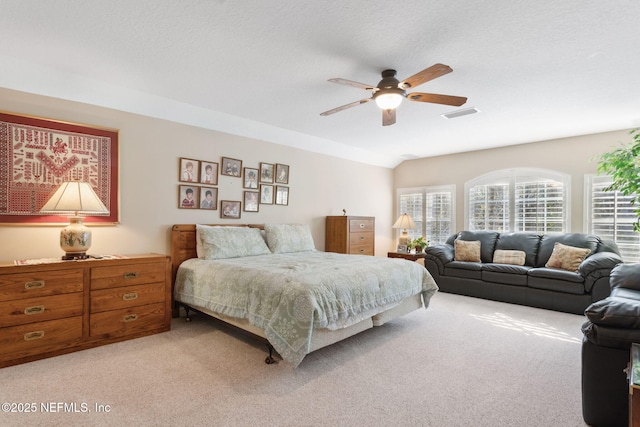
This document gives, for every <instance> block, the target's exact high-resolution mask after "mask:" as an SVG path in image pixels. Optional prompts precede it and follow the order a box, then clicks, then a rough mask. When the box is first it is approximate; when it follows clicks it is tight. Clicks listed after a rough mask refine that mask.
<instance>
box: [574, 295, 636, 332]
mask: <svg viewBox="0 0 640 427" xmlns="http://www.w3.org/2000/svg"><path fill="white" fill-rule="evenodd" d="M636 294H638V293H636ZM637 297H638V298H640V294H638V295H637ZM584 314H585V315H586V316H587V318H588V319H589V320H590V321H592V322H593V323H595V324H596V325H604V326H612V327H616V328H633V329H640V300H639V299H627V298H620V297H617V296H616V297H609V298H605V299H603V300H600V301H596V302H594V303H593V304H591V305H590V306H589V307H587V309H586V310H585V311H584Z"/></svg>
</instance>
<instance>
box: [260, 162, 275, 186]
mask: <svg viewBox="0 0 640 427" xmlns="http://www.w3.org/2000/svg"><path fill="white" fill-rule="evenodd" d="M273 170H274V165H273V163H262V162H260V182H268V183H272V182H273Z"/></svg>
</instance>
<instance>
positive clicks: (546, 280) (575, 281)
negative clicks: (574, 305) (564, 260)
mask: <svg viewBox="0 0 640 427" xmlns="http://www.w3.org/2000/svg"><path fill="white" fill-rule="evenodd" d="M527 275H528V276H529V279H528V281H527V286H529V287H531V288H537V289H546V290H549V291H557V292H566V293H570V294H578V295H582V294H584V278H583V277H582V276H581V275H579V274H578V273H574V272H572V271H566V270H559V269H555V268H544V267H542V268H532V269H530V270H529V271H528V272H527Z"/></svg>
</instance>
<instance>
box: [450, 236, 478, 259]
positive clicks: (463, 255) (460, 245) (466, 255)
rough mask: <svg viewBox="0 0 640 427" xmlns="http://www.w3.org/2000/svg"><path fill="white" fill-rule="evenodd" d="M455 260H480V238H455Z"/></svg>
mask: <svg viewBox="0 0 640 427" xmlns="http://www.w3.org/2000/svg"><path fill="white" fill-rule="evenodd" d="M455 260H456V261H469V262H480V240H474V241H467V240H459V239H456V241H455Z"/></svg>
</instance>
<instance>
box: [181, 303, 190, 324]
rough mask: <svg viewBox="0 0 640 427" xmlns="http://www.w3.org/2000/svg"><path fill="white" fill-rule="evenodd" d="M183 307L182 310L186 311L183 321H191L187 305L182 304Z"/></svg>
mask: <svg viewBox="0 0 640 427" xmlns="http://www.w3.org/2000/svg"><path fill="white" fill-rule="evenodd" d="M183 307H184V312H185V313H186V317H185V319H184V320H185V321H186V322H191V316H189V307H188V306H186V305H183Z"/></svg>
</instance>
